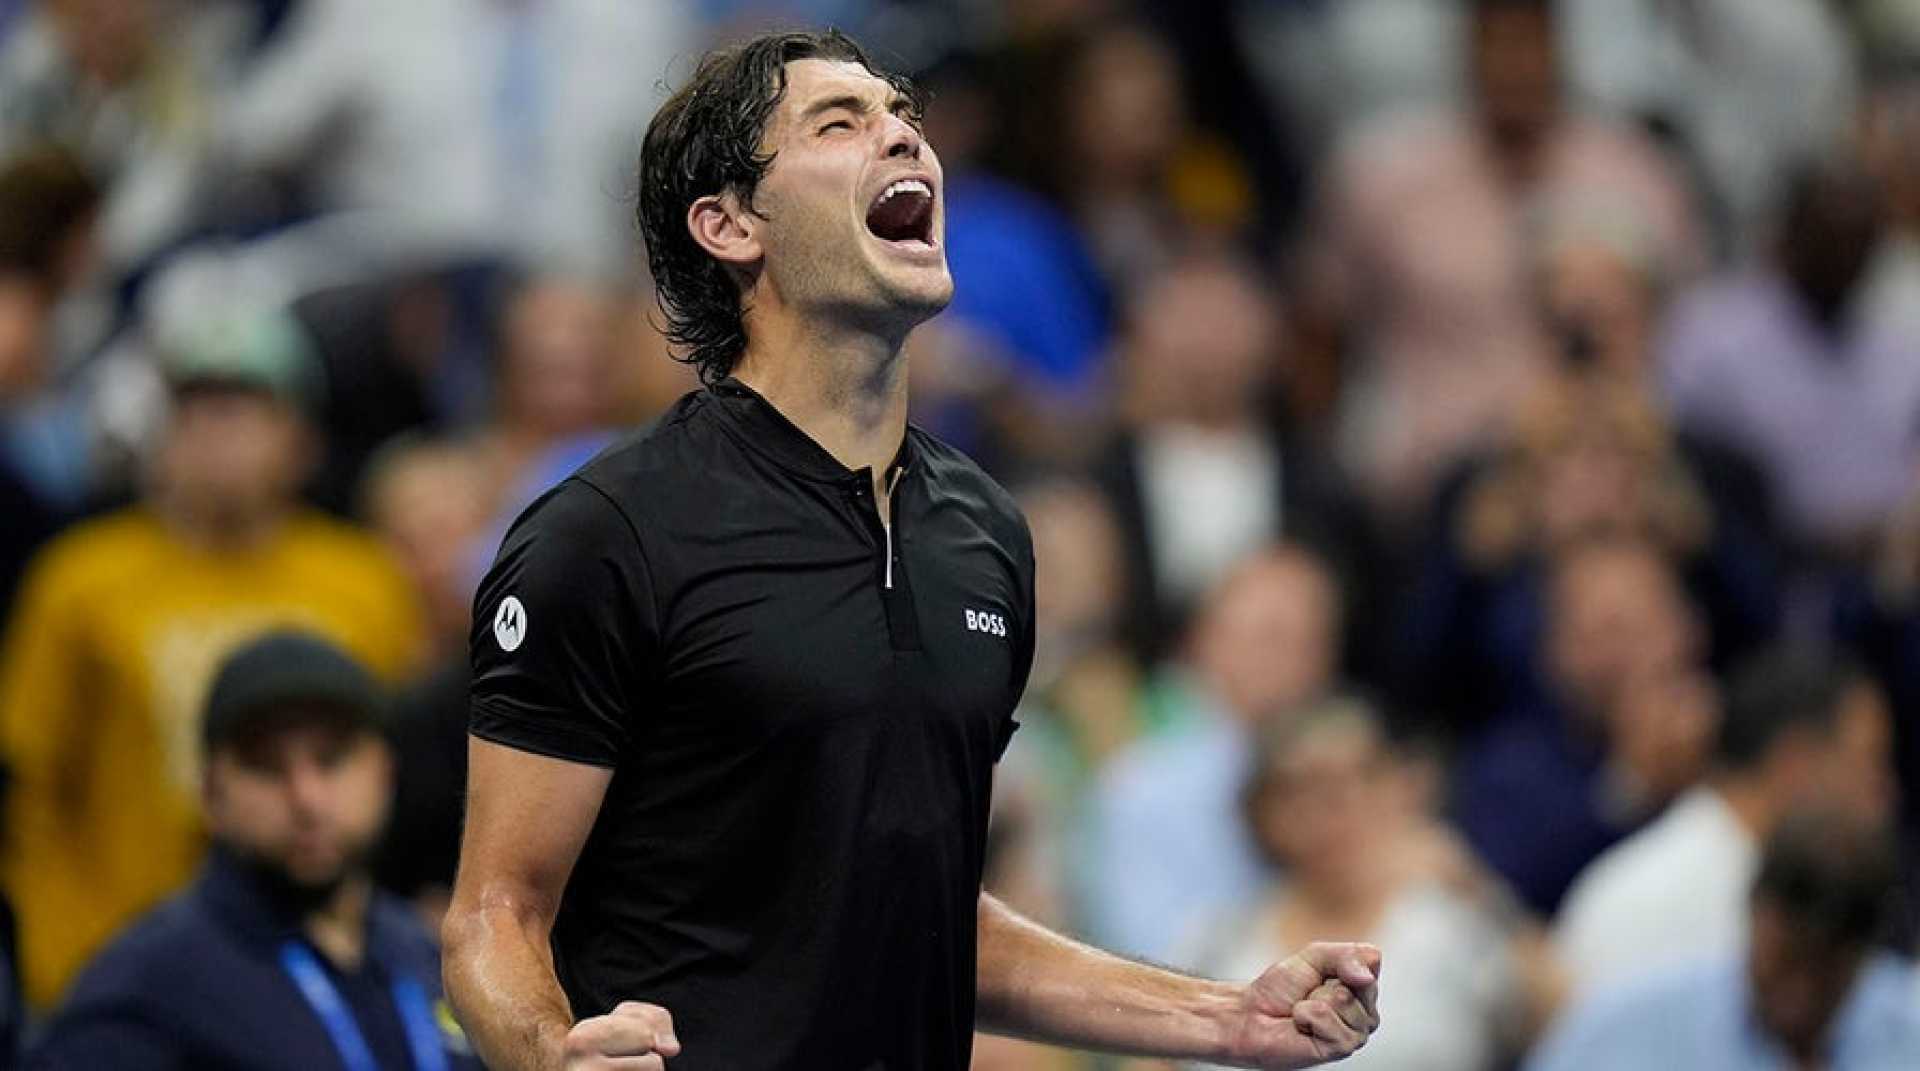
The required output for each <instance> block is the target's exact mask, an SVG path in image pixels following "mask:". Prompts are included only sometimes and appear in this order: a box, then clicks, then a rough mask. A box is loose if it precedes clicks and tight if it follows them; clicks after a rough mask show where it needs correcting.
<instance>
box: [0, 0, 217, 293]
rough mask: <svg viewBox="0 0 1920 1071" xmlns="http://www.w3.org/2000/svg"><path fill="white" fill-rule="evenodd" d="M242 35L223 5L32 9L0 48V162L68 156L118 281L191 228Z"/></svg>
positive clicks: (143, 2) (80, 4)
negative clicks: (97, 208) (97, 217)
mask: <svg viewBox="0 0 1920 1071" xmlns="http://www.w3.org/2000/svg"><path fill="white" fill-rule="evenodd" d="M249 29H250V27H249V26H248V24H247V20H246V19H245V18H244V17H241V16H240V15H239V12H238V11H237V10H236V9H235V8H234V6H233V5H230V4H194V5H181V4H171V3H161V2H157V0H37V2H35V3H33V4H32V8H31V10H30V11H29V12H28V13H27V15H26V17H25V18H24V19H23V20H22V22H21V24H20V25H19V26H18V27H17V28H15V29H14V30H13V31H12V32H11V33H9V34H7V35H6V37H5V39H4V43H3V46H0V153H8V152H12V151H16V150H18V149H20V148H21V147H23V146H27V145H32V144H35V143H38V142H42V141H53V142H57V143H59V144H61V145H65V146H67V147H69V148H70V149H72V150H73V151H74V152H76V153H78V154H79V156H80V158H81V159H82V160H83V161H84V162H85V164H86V166H87V167H88V169H89V170H90V171H91V172H92V173H93V174H95V175H96V176H98V177H99V178H100V180H101V181H102V183H103V184H104V186H105V192H106V196H105V201H104V205H103V208H104V211H103V218H102V227H101V246H102V252H103V258H104V260H105V262H106V263H107V264H108V265H109V266H111V267H113V268H116V269H119V270H126V269H130V268H132V267H134V266H135V265H137V264H138V263H139V262H140V261H141V260H142V259H144V258H145V257H147V256H149V255H151V254H153V253H155V252H157V251H159V250H160V249H161V248H162V247H163V246H164V245H165V244H166V243H167V242H169V241H172V240H173V239H175V238H177V237H178V236H179V235H180V234H181V233H182V232H183V231H184V230H185V229H186V228H187V227H188V226H189V224H190V223H191V221H192V214H193V212H194V210H195V209H196V208H197V207H198V206H197V205H196V204H195V200H194V199H195V197H196V196H197V195H198V194H199V192H200V190H199V188H198V187H197V186H196V185H195V183H196V182H197V180H198V179H199V177H200V175H199V167H200V165H201V164H202V162H203V154H204V152H205V150H206V148H207V145H208V143H209V138H210V136H211V133H212V130H213V126H214V115H215V112H216V111H217V110H218V109H219V107H220V101H219V98H218V95H217V94H218V92H219V91H220V90H221V89H223V88H224V87H225V86H226V85H227V84H228V83H229V82H230V80H231V75H232V73H233V67H234V65H235V62H236V61H237V59H238V58H239V54H240V52H241V51H242V50H243V47H244V44H245V38H246V36H247V33H248V31H249Z"/></svg>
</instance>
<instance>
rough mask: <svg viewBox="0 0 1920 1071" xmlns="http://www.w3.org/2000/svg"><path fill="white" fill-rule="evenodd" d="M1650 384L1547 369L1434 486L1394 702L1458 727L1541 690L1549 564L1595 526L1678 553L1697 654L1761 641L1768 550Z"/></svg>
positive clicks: (1728, 652) (1773, 592)
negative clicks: (1724, 504) (1495, 430)
mask: <svg viewBox="0 0 1920 1071" xmlns="http://www.w3.org/2000/svg"><path fill="white" fill-rule="evenodd" d="M1713 471H1718V470H1711V469H1709V470H1704V471H1703V470H1702V469H1699V468H1696V466H1695V465H1694V464H1693V463H1692V457H1691V455H1689V454H1688V453H1686V452H1684V451H1683V450H1682V444H1681V443H1680V442H1679V441H1678V440H1677V439H1676V437H1675V436H1674V435H1673V433H1672V430H1671V429H1670V428H1669V427H1668V426H1667V424H1666V422H1665V420H1664V419H1663V418H1662V416H1661V414H1660V411H1659V409H1658V408H1657V407H1656V405H1655V404H1654V402H1653V400H1652V399H1651V398H1650V397H1649V396H1648V394H1647V393H1646V392H1645V391H1643V390H1641V389H1639V388H1638V387H1636V386H1635V385H1634V384H1633V383H1631V382H1630V381H1622V380H1621V379H1619V378H1617V377H1615V376H1612V375H1608V374H1605V373H1603V372H1600V371H1598V370H1594V369H1587V370H1582V371H1568V372H1566V373H1563V374H1560V375H1556V376H1555V377H1553V378H1552V379H1549V380H1547V381H1545V382H1544V383H1543V384H1542V385H1541V387H1540V388H1539V389H1538V390H1536V391H1535V392H1534V393H1532V394H1531V395H1530V396H1529V397H1528V398H1527V401H1526V404H1525V405H1524V406H1523V407H1521V408H1520V409H1519V411H1518V412H1517V413H1515V414H1514V415H1513V429H1512V432H1511V439H1510V442H1508V443H1507V444H1506V445H1504V446H1503V447H1502V448H1501V449H1500V450H1498V451H1497V452H1494V453H1492V454H1491V455H1489V456H1487V457H1485V458H1481V459H1476V461H1475V462H1474V463H1472V464H1470V465H1468V466H1466V467H1465V468H1463V469H1462V471H1461V472H1460V474H1459V475H1458V476H1457V477H1456V478H1455V479H1454V480H1453V481H1451V482H1450V485H1449V487H1448V488H1447V490H1446V491H1445V492H1443V494H1442V495H1441V498H1440V501H1439V503H1438V509H1437V510H1436V520H1435V522H1434V523H1435V531H1434V532H1433V533H1432V535H1431V536H1430V537H1429V539H1428V542H1427V545H1426V546H1425V547H1424V548H1423V550H1422V562H1421V565H1420V574H1419V577H1418V579H1417V581H1416V586H1415V588H1414V589H1413V591H1414V594H1413V596H1412V598H1411V599H1410V600H1409V603H1408V606H1407V609H1406V610H1405V611H1404V612H1403V614H1402V617H1401V620H1400V622H1399V623H1398V627H1399V630H1400V634H1399V637H1398V639H1399V641H1400V643H1401V644H1402V647H1401V649H1400V652H1399V654H1400V657H1401V659H1402V661H1401V664H1400V672H1401V674H1402V677H1401V679H1400V680H1399V681H1398V682H1397V687H1398V688H1399V689H1400V692H1401V694H1402V696H1403V701H1405V702H1407V703H1410V704H1418V705H1419V706H1420V707H1421V709H1425V710H1432V711H1436V712H1437V713H1440V714H1443V715H1444V716H1445V717H1446V719H1447V721H1448V722H1449V723H1450V724H1452V725H1453V726H1455V727H1457V728H1469V729H1470V728H1472V727H1474V726H1476V725H1478V724H1481V723H1482V722H1484V720H1485V719H1486V718H1487V717H1488V715H1490V714H1493V713H1497V712H1498V711H1500V710H1502V709H1504V708H1507V707H1511V706H1514V705H1516V704H1518V703H1524V702H1527V701H1528V698H1529V696H1531V695H1532V694H1533V693H1535V692H1537V691H1538V690H1539V687H1540V685H1539V683H1538V681H1537V680H1536V677H1537V666H1538V665H1539V664H1540V663H1539V649H1540V646H1541V641H1540V639H1539V637H1540V636H1541V634H1542V630H1541V628H1540V627H1539V622H1540V621H1541V620H1542V618H1543V617H1544V611H1543V610H1542V608H1541V605H1542V603H1543V601H1544V594H1543V593H1544V587H1545V585H1544V582H1543V575H1544V569H1543V566H1544V565H1545V563H1548V562H1551V561H1552V560H1553V559H1554V557H1555V556H1556V555H1557V554H1558V553H1559V552H1560V551H1561V550H1562V549H1563V548H1565V547H1568V546H1571V545H1573V544H1576V543H1579V542H1581V541H1583V540H1588V539H1593V538H1615V537H1625V538H1630V539H1643V540H1646V541H1647V542H1648V543H1650V544H1652V545H1653V546H1654V547H1656V548H1658V550H1659V551H1660V552H1661V553H1662V554H1663V555H1665V556H1666V557H1667V558H1668V559H1669V560H1671V561H1672V562H1673V564H1674V566H1675V568H1676V569H1677V571H1678V572H1679V574H1680V577H1681V579H1682V581H1683V582H1684V583H1685V585H1686V588H1687V593H1688V595H1689V596H1690V597H1691V599H1692V600H1693V601H1694V603H1695V605H1697V606H1698V607H1699V608H1700V609H1701V611H1702V617H1703V620H1702V624H1704V625H1705V626H1706V630H1705V632H1704V633H1703V634H1702V636H1701V637H1700V638H1701V639H1702V641H1704V643H1705V644H1706V646H1705V647H1704V649H1703V653H1705V654H1707V655H1709V656H1710V657H1716V656H1717V657H1718V659H1719V660H1720V661H1721V662H1722V663H1730V662H1731V661H1733V660H1734V659H1735V658H1736V657H1737V656H1738V654H1740V653H1741V652H1744V651H1747V650H1750V649H1752V648H1753V647H1754V646H1756V645H1758V644H1759V643H1760V642H1761V641H1763V640H1764V639H1766V638H1767V637H1769V636H1770V635H1771V633H1772V631H1773V629H1774V627H1775V625H1776V620H1777V618H1778V614H1779V609H1778V604H1779V594H1778V584H1779V582H1778V579H1777V573H1778V566H1777V559H1776V555H1775V554H1774V553H1773V551H1772V549H1771V547H1770V546H1768V545H1767V543H1766V541H1765V537H1764V535H1763V534H1760V533H1756V532H1755V531H1754V530H1753V528H1752V527H1751V525H1750V523H1748V522H1747V519H1746V518H1745V517H1744V516H1743V515H1742V514H1741V513H1740V512H1738V511H1737V509H1736V508H1735V507H1731V506H1730V507H1729V508H1728V509H1727V510H1725V511H1723V510H1721V509H1720V508H1718V504H1717V501H1716V499H1715V497H1714V496H1713V495H1712V494H1711V493H1710V492H1709V490H1708V488H1707V484H1706V481H1705V478H1704V473H1705V472H1713Z"/></svg>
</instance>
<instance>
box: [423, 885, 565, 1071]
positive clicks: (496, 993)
mask: <svg viewBox="0 0 1920 1071" xmlns="http://www.w3.org/2000/svg"><path fill="white" fill-rule="evenodd" d="M445 938H446V945H445V949H444V952H443V954H442V960H443V963H444V969H443V974H444V975H445V982H446V988H447V999H448V1000H450V1001H451V1002H452V1003H453V1007H454V1010H455V1012H456V1013H457V1014H458V1016H459V1019H460V1024H461V1027H462V1029H464V1030H465V1031H466V1034H467V1038H468V1040H469V1041H471V1042H472V1043H473V1047H474V1051H475V1052H477V1053H478V1054H479V1056H480V1058H481V1060H482V1061H483V1062H484V1063H485V1064H486V1066H487V1067H489V1068H491V1069H492V1071H559V1068H560V1067H561V1060H562V1055H561V1054H562V1051H563V1047H564V1044H565V1041H566V1036H567V1031H568V1030H569V1029H571V1028H572V1026H573V1014H572V1011H571V1010H570V1009H569V1008H568V1006H567V996H566V993H565V992H563V991H562V990H561V988H560V982H559V979H558V978H557V977H556V976H555V974H554V969H553V952H552V949H551V948H550V947H549V946H548V944H547V938H546V932H545V927H544V926H541V925H540V924H539V922H538V918H537V916H535V915H532V914H531V913H529V912H526V911H524V910H517V909H516V908H515V907H514V905H511V904H491V905H488V904H481V905H477V906H472V907H463V906H462V905H460V904H458V903H456V904H455V905H454V907H453V908H452V909H451V910H450V911H449V912H448V914H447V922H446V926H445Z"/></svg>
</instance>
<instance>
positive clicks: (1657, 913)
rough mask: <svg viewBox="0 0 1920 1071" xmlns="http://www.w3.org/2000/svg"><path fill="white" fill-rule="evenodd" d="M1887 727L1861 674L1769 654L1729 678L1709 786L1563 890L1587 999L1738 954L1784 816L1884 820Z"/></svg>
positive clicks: (1570, 957)
mask: <svg viewBox="0 0 1920 1071" xmlns="http://www.w3.org/2000/svg"><path fill="white" fill-rule="evenodd" d="M1890 731H1891V726H1890V723H1889V719H1888V716H1887V707H1886V700H1885V698H1884V697H1883V696H1882V694H1881V692H1880V689H1879V688H1878V687H1876V686H1875V685H1874V684H1873V683H1872V681H1871V680H1869V679H1868V678H1867V677H1865V676H1864V675H1862V674H1861V672H1860V671H1859V670H1857V669H1854V668H1851V667H1847V666H1842V665H1836V664H1834V663H1833V662H1832V661H1831V660H1829V659H1826V658H1822V657H1818V656H1815V655H1812V654H1807V653H1801V652H1795V651H1778V652H1775V653H1773V654H1771V655H1769V656H1766V657H1764V658H1763V659H1761V660H1760V661H1758V662H1755V663H1754V664H1752V665H1750V666H1748V667H1747V668H1746V669H1744V670H1743V671H1742V673H1741V674H1740V676H1739V677H1738V679H1736V680H1735V682H1734V684H1733V686H1732V688H1731V690H1730V693H1729V695H1728V699H1727V705H1726V712H1725V716H1724V717H1723V719H1722V721H1721V725H1720V731H1719V734H1718V746H1717V748H1716V749H1715V762H1714V765H1713V771H1712V773H1711V774H1710V775H1709V776H1708V777H1707V779H1706V780H1705V781H1704V782H1703V783H1702V784H1700V785H1699V786H1697V787H1695V788H1694V789H1692V790H1691V791H1689V792H1688V793H1687V794H1686V795H1684V796H1682V797H1681V798H1680V799H1678V800H1677V801H1675V802H1674V804H1673V806H1671V807H1669V808H1668V809H1667V811H1666V813H1664V814H1662V815H1661V816H1660V817H1659V818H1658V819H1657V820H1655V821H1654V822H1652V823H1651V824H1649V825H1648V826H1647V827H1646V828H1645V829H1642V830H1641V831H1639V832H1638V833H1636V834H1634V835H1633V836H1631V837H1629V838H1627V839H1626V840H1625V841H1623V842H1621V843H1620V844H1617V845H1615V846H1614V847H1613V848H1611V849H1610V850H1608V851H1607V852H1606V854H1604V855H1602V856H1600V858H1598V859H1596V860H1594V862H1593V863H1592V865H1590V866H1589V867H1588V868H1587V869H1586V870H1585V871H1583V872H1582V873H1581V875H1580V879H1579V880H1578V881H1577V882H1575V883H1574V886H1573V888H1572V889H1571V890H1570V891H1569V892H1568V894H1567V899H1566V902H1565V903H1564V904H1563V905H1562V907H1561V909H1560V917H1559V919H1558V920H1557V922H1556V925H1555V934H1554V937H1555V943H1556V945H1557V946H1558V949H1559V952H1560V955H1561V959H1562V960H1563V961H1564V962H1565V963H1566V966H1567V968H1568V970H1569V972H1571V974H1572V977H1573V980H1574V983H1575V984H1576V985H1577V986H1578V987H1580V988H1581V989H1582V990H1583V991H1585V990H1590V989H1592V988H1594V987H1596V986H1600V985H1604V984H1606V983H1609V982H1614V981H1618V980H1619V979H1620V978H1622V977H1625V976H1626V975H1628V974H1630V973H1632V972H1634V971H1645V970H1648V969H1650V968H1654V967H1657V966H1660V965H1664V964H1670V963H1673V962H1677V961H1681V960H1686V959H1690V958H1694V957H1698V956H1705V955H1711V954H1716V953H1721V952H1724V951H1726V950H1728V949H1732V948H1737V947H1738V945H1739V941H1740V938H1741V936H1742V930H1743V925H1742V922H1743V915H1744V912H1743V910H1742V908H1743V901H1744V899H1745V896H1746V891H1747V887H1748V885H1749V884H1750V883H1751V882H1752V880H1753V874H1754V868H1755V866H1756V865H1757V863H1758V858H1759V854H1760V844H1761V843H1762V842H1764V841H1765V840H1766V839H1767V837H1768V836H1769V835H1770V834H1771V833H1772V832H1773V829H1774V828H1775V827H1776V826H1777V825H1779V823H1780V821H1781V819H1782V818H1783V817H1785V816H1786V815H1787V814H1788V813H1790V812H1793V811H1796V810H1802V809H1805V808H1808V807H1815V806H1817V807H1823V808H1834V809H1845V810H1847V811H1850V812H1853V813H1856V814H1858V815H1859V816H1860V817H1861V818H1862V819H1864V820H1868V821H1873V822H1877V823H1885V822H1887V821H1888V820H1889V819H1890V818H1891V817H1892V813H1891V812H1892V803H1893V783H1892V782H1893V778H1892V767H1891V765H1890V763H1889V762H1888V758H1889V747H1888V735H1889V733H1890Z"/></svg>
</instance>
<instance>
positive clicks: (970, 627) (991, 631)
mask: <svg viewBox="0 0 1920 1071" xmlns="http://www.w3.org/2000/svg"><path fill="white" fill-rule="evenodd" d="M967 631H968V632H984V633H986V634H987V635H989V636H1005V635H1006V634H1007V619H1006V618H1004V617H1001V616H1000V615H999V614H990V613H987V612H986V611H985V610H968V611H967Z"/></svg>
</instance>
